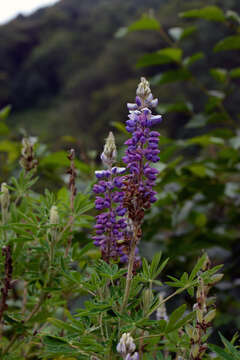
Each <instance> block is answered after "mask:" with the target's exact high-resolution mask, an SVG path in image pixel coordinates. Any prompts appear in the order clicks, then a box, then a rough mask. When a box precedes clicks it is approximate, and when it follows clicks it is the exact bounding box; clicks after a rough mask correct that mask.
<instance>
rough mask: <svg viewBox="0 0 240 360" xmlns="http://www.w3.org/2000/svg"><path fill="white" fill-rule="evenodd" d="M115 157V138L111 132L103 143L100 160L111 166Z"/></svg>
mask: <svg viewBox="0 0 240 360" xmlns="http://www.w3.org/2000/svg"><path fill="white" fill-rule="evenodd" d="M116 157H117V148H116V144H115V138H114V135H113V133H112V132H110V133H109V135H108V137H107V139H106V143H105V145H104V149H103V152H102V154H101V160H102V162H103V163H104V165H106V166H108V167H112V165H113V163H114V162H115V160H116Z"/></svg>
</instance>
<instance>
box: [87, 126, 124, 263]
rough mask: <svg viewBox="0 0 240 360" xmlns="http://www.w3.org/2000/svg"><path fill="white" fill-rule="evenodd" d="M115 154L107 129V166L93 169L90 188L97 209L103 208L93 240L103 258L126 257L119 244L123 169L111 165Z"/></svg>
mask: <svg viewBox="0 0 240 360" xmlns="http://www.w3.org/2000/svg"><path fill="white" fill-rule="evenodd" d="M116 155H117V150H116V145H115V139H114V136H113V133H111V132H110V133H109V136H108V137H107V139H106V144H105V146H104V150H103V152H102V154H101V159H102V162H103V164H104V165H105V166H107V170H99V171H96V172H95V175H96V177H97V179H98V183H97V184H95V185H94V187H93V191H94V192H95V194H96V200H95V206H96V209H97V210H100V211H102V210H103V212H102V213H100V214H99V215H97V216H96V225H95V233H96V235H95V236H94V237H93V239H94V244H95V245H96V246H99V247H100V249H101V253H102V258H103V259H104V260H106V261H109V260H110V258H113V259H117V258H118V257H120V260H121V261H124V260H125V258H124V253H123V252H122V245H121V244H122V239H123V238H124V231H125V229H126V227H127V224H126V221H125V219H124V218H123V216H124V215H125V213H126V209H125V208H124V207H123V205H122V202H123V198H124V194H123V192H122V191H121V188H122V186H123V182H122V181H123V177H122V174H123V173H124V172H125V170H126V169H125V168H120V167H116V166H114V167H113V164H114V162H115V160H116Z"/></svg>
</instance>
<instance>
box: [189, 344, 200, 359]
mask: <svg viewBox="0 0 240 360" xmlns="http://www.w3.org/2000/svg"><path fill="white" fill-rule="evenodd" d="M198 353H199V345H198V344H193V345H192V347H191V355H192V357H193V359H195V358H196V357H197V356H198Z"/></svg>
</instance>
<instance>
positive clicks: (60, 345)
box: [43, 335, 79, 356]
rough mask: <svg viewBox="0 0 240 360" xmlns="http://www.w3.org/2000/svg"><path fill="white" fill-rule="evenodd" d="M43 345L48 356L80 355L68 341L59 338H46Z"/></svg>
mask: <svg viewBox="0 0 240 360" xmlns="http://www.w3.org/2000/svg"><path fill="white" fill-rule="evenodd" d="M43 344H44V345H45V352H46V354H47V355H49V356H51V355H78V354H79V352H78V351H76V350H75V349H74V348H72V347H71V346H70V345H69V344H68V342H67V340H66V339H64V338H61V337H57V336H50V335H47V336H44V337H43Z"/></svg>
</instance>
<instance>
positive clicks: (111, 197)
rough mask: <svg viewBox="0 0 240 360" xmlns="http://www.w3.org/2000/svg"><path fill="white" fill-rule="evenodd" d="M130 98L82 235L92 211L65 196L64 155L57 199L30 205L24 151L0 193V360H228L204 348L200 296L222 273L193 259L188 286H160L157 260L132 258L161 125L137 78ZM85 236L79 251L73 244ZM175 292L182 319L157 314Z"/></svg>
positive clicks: (210, 307)
mask: <svg viewBox="0 0 240 360" xmlns="http://www.w3.org/2000/svg"><path fill="white" fill-rule="evenodd" d="M136 95H137V96H136V99H135V102H134V103H129V104H128V109H129V116H128V120H127V121H126V130H127V131H128V133H129V134H130V138H129V139H128V140H127V141H126V142H125V145H126V149H125V155H124V156H123V158H122V161H121V162H120V166H118V162H117V159H118V158H117V149H116V145H115V139H114V136H113V134H112V133H110V134H109V136H108V137H107V140H106V144H105V146H104V149H103V152H102V154H101V160H102V163H103V165H104V167H105V168H104V169H103V170H97V171H96V172H95V174H96V177H97V183H96V184H95V185H94V186H93V192H92V193H93V194H94V196H95V207H96V210H97V212H98V213H97V215H96V222H95V225H94V230H93V231H91V229H92V217H91V216H89V215H86V214H84V213H85V212H86V211H89V210H90V209H92V207H93V204H92V201H91V199H90V194H88V195H87V194H86V195H85V194H82V193H79V192H78V189H77V186H76V176H77V172H76V169H75V165H74V161H75V152H74V150H71V151H70V153H69V157H68V159H69V170H68V175H69V191H68V197H67V198H66V197H64V198H62V197H57V196H55V195H54V194H52V193H50V192H49V191H46V192H45V194H44V195H40V194H38V193H37V192H36V191H34V186H35V183H36V181H37V177H36V174H35V173H36V168H37V161H36V159H35V154H34V147H33V144H32V143H31V141H30V140H29V139H24V141H23V150H22V158H21V161H20V163H21V166H22V168H23V170H22V171H21V173H20V175H19V178H18V179H16V178H12V179H10V181H9V183H8V184H6V183H3V184H2V186H1V197H0V202H1V214H2V223H1V248H2V257H1V274H2V283H1V301H0V337H1V342H0V344H1V348H0V349H1V350H0V351H1V359H10V360H11V359H12V360H14V359H15V360H17V359H18V360H22V359H45V360H47V359H59V360H60V359H62V360H63V359H65V360H67V359H68V360H70V359H71V360H73V359H76V360H78V359H79V360H80V359H91V360H102V359H124V360H139V359H150V360H151V359H152V360H153V359H158V360H160V359H161V360H163V359H166V360H173V359H174V360H180V359H190V360H200V359H210V358H211V357H212V355H213V354H214V352H215V353H217V354H218V356H219V358H220V359H229V356H230V355H229V354H233V358H234V359H239V353H238V351H237V349H236V348H235V346H234V344H232V343H230V342H228V341H227V340H226V339H225V338H223V337H222V340H223V343H224V345H225V349H224V350H223V349H222V348H220V347H218V346H215V345H211V346H208V342H207V339H208V337H209V335H210V334H211V322H212V320H213V319H214V317H215V313H216V308H215V298H213V297H212V296H211V293H210V291H211V288H212V287H213V286H214V285H215V284H216V283H217V282H218V281H220V280H221V278H222V274H219V273H218V271H219V269H220V268H221V266H215V267H212V266H211V263H210V260H209V258H208V256H207V254H203V255H202V256H201V257H200V258H199V260H198V261H197V263H196V265H195V266H194V268H193V270H192V271H191V273H190V274H188V273H186V272H184V273H183V275H182V276H181V277H180V278H175V277H172V276H168V279H169V281H165V282H163V280H162V279H163V277H164V278H165V277H166V275H165V274H162V272H163V270H164V268H165V267H166V265H167V262H168V259H164V260H162V258H161V254H160V253H157V254H155V255H154V257H153V259H152V261H151V263H148V261H147V260H146V259H145V258H144V257H143V256H141V254H140V253H139V250H138V245H139V243H140V241H142V238H143V237H144V234H143V232H142V223H143V220H144V216H145V213H146V212H147V211H148V210H149V208H150V207H151V205H152V204H153V203H154V202H155V201H156V200H157V194H156V192H155V191H154V186H155V183H156V181H157V175H158V170H157V169H156V165H155V164H156V163H157V162H158V160H159V149H158V138H159V135H160V134H159V133H158V132H157V130H156V129H155V127H157V126H158V124H159V123H160V122H161V116H160V115H154V114H153V113H152V111H153V109H154V108H155V106H156V105H157V100H156V99H154V98H153V95H152V93H151V90H150V87H149V83H148V81H147V80H146V79H145V78H142V79H141V82H140V84H139V86H138V87H137V92H136ZM85 228H89V229H90V233H91V236H90V235H89V243H87V244H84V242H83V241H82V239H81V238H80V239H79V238H78V234H79V232H80V231H82V232H81V234H82V233H83V229H85ZM95 247H96V249H99V253H100V254H99V255H100V257H101V259H96V251H95V250H94V249H95ZM97 253H98V252H97ZM160 275H161V278H160ZM172 288H176V290H175V291H173V290H171V289H172ZM185 291H186V292H187V293H188V295H189V296H190V297H192V298H193V300H192V308H190V307H189V308H188V307H187V305H186V304H184V303H183V304H181V305H180V306H179V307H177V308H176V309H174V310H171V311H169V309H168V302H169V301H170V300H171V299H172V298H173V297H177V296H178V295H179V294H180V293H183V292H185ZM194 299H195V300H194ZM74 303H75V304H77V306H76V305H75V304H74Z"/></svg>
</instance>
